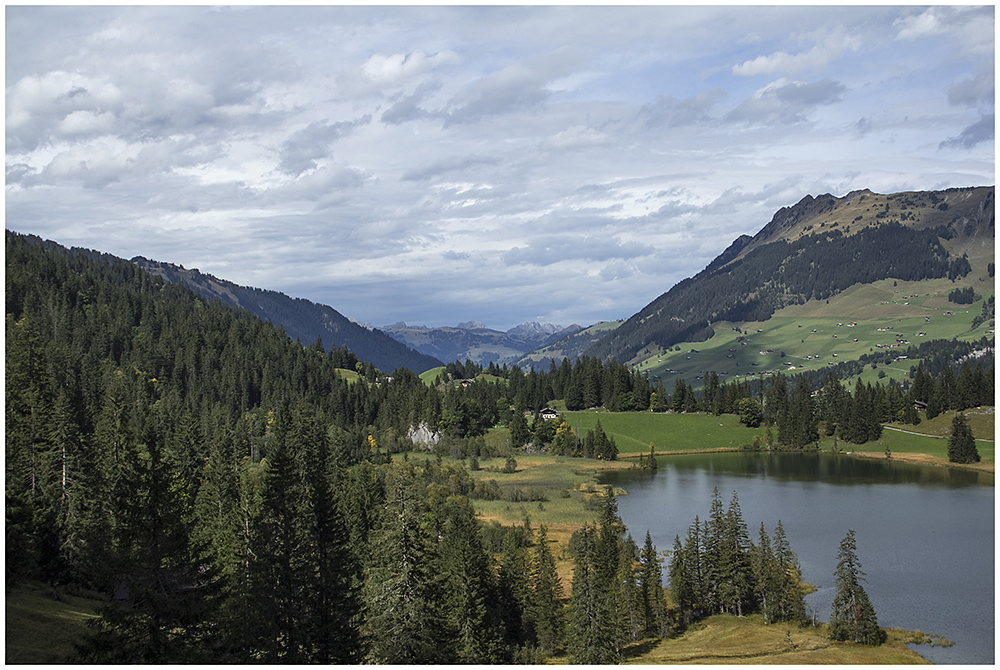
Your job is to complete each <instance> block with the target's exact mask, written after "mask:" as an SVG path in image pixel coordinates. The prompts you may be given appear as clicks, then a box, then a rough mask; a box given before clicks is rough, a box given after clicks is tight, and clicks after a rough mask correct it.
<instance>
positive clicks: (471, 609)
mask: <svg viewBox="0 0 1000 670" xmlns="http://www.w3.org/2000/svg"><path fill="white" fill-rule="evenodd" d="M439 514H441V515H443V517H444V523H443V524H442V526H441V534H440V542H439V544H440V547H439V549H438V552H439V554H440V557H441V561H440V566H441V567H440V572H441V577H442V581H443V583H442V589H441V595H442V596H443V601H444V602H443V603H442V604H443V606H444V612H443V614H444V616H445V617H446V619H447V623H448V629H449V630H450V631H452V635H454V638H453V640H454V644H455V647H456V652H457V658H456V659H455V660H456V662H458V663H466V664H483V663H495V662H497V661H499V660H500V638H501V631H500V621H499V616H498V614H499V612H498V610H497V608H496V605H497V599H498V598H497V596H498V594H497V586H496V584H495V582H494V575H495V572H494V566H493V564H492V559H491V558H490V557H489V556H487V554H486V551H485V548H484V547H483V543H482V539H481V537H480V532H479V529H480V526H479V522H478V521H477V520H476V513H475V510H474V509H473V508H472V505H471V504H470V503H469V501H468V499H467V498H465V497H464V496H449V497H448V498H447V499H446V501H445V502H444V504H443V509H441V510H440V512H439Z"/></svg>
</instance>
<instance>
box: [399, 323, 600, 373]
mask: <svg viewBox="0 0 1000 670" xmlns="http://www.w3.org/2000/svg"><path fill="white" fill-rule="evenodd" d="M382 330H383V331H384V332H385V333H387V334H388V335H390V336H391V337H394V338H396V339H397V340H399V341H400V342H402V343H404V344H406V345H407V346H410V347H413V348H414V349H416V350H417V351H419V352H421V353H424V354H427V355H428V356H433V357H434V358H437V359H439V360H442V361H447V362H449V363H452V362H455V361H458V362H460V363H464V362H465V361H466V360H471V361H472V362H474V363H478V364H481V365H489V364H490V363H497V364H504V363H512V362H514V361H516V360H518V359H519V358H521V357H522V356H523V355H524V354H525V353H527V352H529V351H531V350H533V349H536V348H538V347H542V346H545V345H546V344H548V343H550V342H552V341H554V340H558V339H560V338H562V337H565V336H567V335H571V334H573V333H576V332H578V331H580V330H582V328H581V327H580V326H578V325H576V324H574V325H572V326H567V327H563V326H556V325H553V324H550V323H547V324H540V323H536V322H529V323H522V324H521V325H519V326H515V327H513V328H511V329H510V330H508V331H506V332H503V331H499V330H493V329H491V328H487V327H486V326H485V325H484V324H482V323H480V322H478V321H467V322H464V323H460V324H458V325H457V326H455V327H450V326H446V327H442V328H428V327H427V326H410V325H407V324H405V323H402V322H400V323H394V324H392V325H390V326H384V327H383V328H382Z"/></svg>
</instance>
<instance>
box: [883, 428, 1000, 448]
mask: <svg viewBox="0 0 1000 670" xmlns="http://www.w3.org/2000/svg"><path fill="white" fill-rule="evenodd" d="M882 427H883V428H885V429H886V430H894V431H896V432H897V433H906V434H907V435H919V436H920V437H933V438H934V439H936V440H947V439H948V436H947V435H928V434H927V433H915V432H913V431H912V430H903V429H902V428H893V427H892V426H882ZM976 442H989V443H990V444H993V440H984V439H982V438H979V437H977V438H976Z"/></svg>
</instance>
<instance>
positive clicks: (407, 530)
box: [362, 465, 455, 664]
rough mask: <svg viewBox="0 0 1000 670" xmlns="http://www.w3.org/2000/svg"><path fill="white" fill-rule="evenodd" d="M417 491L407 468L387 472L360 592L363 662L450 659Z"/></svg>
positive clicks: (434, 563) (422, 503) (449, 637)
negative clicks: (383, 504) (382, 497)
mask: <svg viewBox="0 0 1000 670" xmlns="http://www.w3.org/2000/svg"><path fill="white" fill-rule="evenodd" d="M418 486H419V482H417V481H415V479H414V473H413V469H412V467H411V466H409V465H393V466H390V469H389V472H388V473H387V474H386V490H387V500H386V505H385V507H384V508H383V511H382V514H381V515H380V518H379V522H378V525H377V526H376V527H375V529H373V531H372V537H371V545H372V547H373V549H372V552H371V555H370V556H369V558H368V562H367V564H366V566H365V576H364V588H363V591H362V596H363V598H362V600H363V603H364V626H363V633H364V638H365V641H366V646H367V660H369V661H371V662H374V663H379V664H397V663H450V662H453V660H454V658H455V655H454V653H453V647H454V645H453V644H452V642H451V640H453V639H454V637H453V634H454V632H453V631H449V630H448V628H447V626H446V617H445V615H444V611H443V608H442V595H441V584H440V582H439V565H438V557H437V552H436V547H435V543H434V542H433V541H432V539H431V537H430V536H429V533H428V528H427V526H426V525H425V524H424V523H423V516H424V514H425V512H426V511H427V510H426V506H427V503H426V500H425V499H422V498H421V497H420V496H419V494H418V493H417V488H418Z"/></svg>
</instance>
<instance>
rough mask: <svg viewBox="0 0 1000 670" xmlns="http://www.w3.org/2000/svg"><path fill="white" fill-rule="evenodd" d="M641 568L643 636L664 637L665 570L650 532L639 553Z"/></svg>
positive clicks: (640, 588)
mask: <svg viewBox="0 0 1000 670" xmlns="http://www.w3.org/2000/svg"><path fill="white" fill-rule="evenodd" d="M639 562H640V563H641V568H640V572H639V590H640V593H641V595H642V615H643V635H644V636H646V637H664V636H665V635H666V626H667V622H666V615H667V602H666V598H665V596H664V594H663V570H662V568H661V567H660V562H659V559H658V558H657V555H656V547H654V546H653V539H652V537H650V534H649V531H648V530H647V531H646V541H645V543H644V544H643V547H642V551H641V552H640V553H639Z"/></svg>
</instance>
